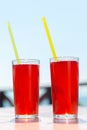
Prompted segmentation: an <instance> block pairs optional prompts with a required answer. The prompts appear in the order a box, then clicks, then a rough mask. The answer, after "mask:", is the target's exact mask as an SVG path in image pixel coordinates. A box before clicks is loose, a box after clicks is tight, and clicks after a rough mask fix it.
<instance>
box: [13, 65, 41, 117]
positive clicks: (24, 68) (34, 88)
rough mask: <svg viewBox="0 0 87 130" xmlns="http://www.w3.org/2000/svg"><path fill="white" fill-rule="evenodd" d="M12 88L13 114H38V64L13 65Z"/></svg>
mask: <svg viewBox="0 0 87 130" xmlns="http://www.w3.org/2000/svg"><path fill="white" fill-rule="evenodd" d="M13 89H14V105H15V114H16V115H33V114H38V103H39V65H37V64H17V65H13Z"/></svg>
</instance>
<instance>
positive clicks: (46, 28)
mask: <svg viewBox="0 0 87 130" xmlns="http://www.w3.org/2000/svg"><path fill="white" fill-rule="evenodd" d="M42 22H43V24H44V28H45V31H46V35H47V38H48V41H49V44H50V48H51V51H52V55H53V58H54V60H58V58H57V55H56V52H55V49H54V45H53V42H52V38H51V35H50V32H49V29H48V26H47V23H46V19H45V17H44V16H43V17H42Z"/></svg>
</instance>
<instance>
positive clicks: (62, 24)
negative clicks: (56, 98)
mask: <svg viewBox="0 0 87 130" xmlns="http://www.w3.org/2000/svg"><path fill="white" fill-rule="evenodd" d="M86 5H87V1H86V0H73V1H70V0H61V1H58V0H42V1H41V0H37V1H36V0H15V1H12V0H8V1H6V0H3V1H1V2H0V107H8V106H13V84H12V60H13V59H15V55H14V51H13V48H12V44H11V40H10V36H9V32H8V28H7V22H8V21H9V22H10V24H11V27H12V31H13V35H14V38H15V42H16V46H17V49H18V52H19V56H20V58H34V59H40V105H47V104H50V103H51V87H50V70H49V58H50V57H52V54H51V50H50V47H49V43H48V40H47V37H46V34H45V30H44V27H43V23H42V20H41V18H42V16H45V17H46V20H47V23H48V26H49V30H50V33H51V36H52V39H53V43H54V46H55V49H56V52H57V55H58V56H76V57H79V105H82V106H87V58H86V56H87V54H86V52H87V17H86V15H87V7H86Z"/></svg>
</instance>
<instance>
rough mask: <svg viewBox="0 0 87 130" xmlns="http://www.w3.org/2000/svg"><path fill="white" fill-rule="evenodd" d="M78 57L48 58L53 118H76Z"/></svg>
mask: <svg viewBox="0 0 87 130" xmlns="http://www.w3.org/2000/svg"><path fill="white" fill-rule="evenodd" d="M78 63H79V59H78V58H76V57H58V61H55V60H54V59H53V58H51V59H50V74H51V86H52V104H53V116H54V118H55V119H77V116H78V82H79V67H78V66H79V65H78Z"/></svg>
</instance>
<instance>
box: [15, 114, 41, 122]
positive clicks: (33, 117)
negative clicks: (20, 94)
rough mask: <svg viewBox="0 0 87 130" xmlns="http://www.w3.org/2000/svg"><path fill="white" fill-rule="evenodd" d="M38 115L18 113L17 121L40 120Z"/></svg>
mask: <svg viewBox="0 0 87 130" xmlns="http://www.w3.org/2000/svg"><path fill="white" fill-rule="evenodd" d="M38 121H39V118H38V115H16V116H15V122H22V123H23V122H24V123H25V122H38Z"/></svg>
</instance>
